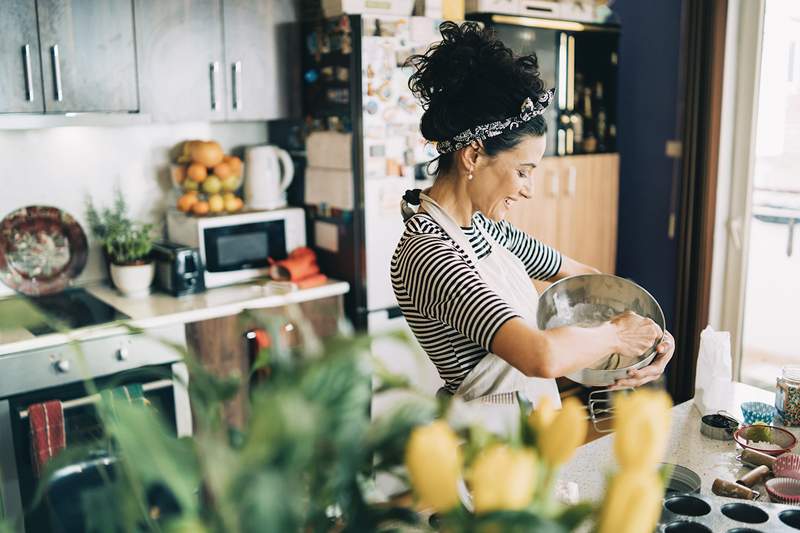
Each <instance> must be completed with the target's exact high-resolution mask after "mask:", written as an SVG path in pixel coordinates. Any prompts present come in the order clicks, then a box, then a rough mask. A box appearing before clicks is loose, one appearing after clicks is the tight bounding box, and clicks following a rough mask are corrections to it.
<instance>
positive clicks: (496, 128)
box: [433, 89, 555, 155]
mask: <svg viewBox="0 0 800 533" xmlns="http://www.w3.org/2000/svg"><path fill="white" fill-rule="evenodd" d="M554 94H555V89H549V90H547V91H544V92H542V93H539V95H538V97H537V98H536V102H534V101H533V100H532V99H531V98H530V97H528V98H526V99H525V100H524V101H523V102H522V106H521V108H520V112H519V115H516V116H513V117H509V118H507V119H504V120H498V121H495V122H490V123H489V124H483V125H480V126H475V127H474V128H470V129H468V130H464V131H462V132H461V133H459V134H458V135H456V136H455V137H453V138H452V139H448V140H446V141H433V145H434V146H435V147H436V151H437V152H439V154H440V155H441V154H447V153H449V152H455V151H457V150H461V149H462V148H465V147H466V146H469V144H470V143H472V142H473V141H483V140H484V139H488V138H490V137H497V136H498V135H500V134H501V133H504V132H506V131H511V130H514V129H517V128H518V127H520V125H522V124H524V123H525V122H528V121H529V120H531V119H532V118H533V117H537V116H539V115H541V114H542V113H544V112H545V110H546V109H547V106H548V105H549V104H550V100H552V99H553V95H554Z"/></svg>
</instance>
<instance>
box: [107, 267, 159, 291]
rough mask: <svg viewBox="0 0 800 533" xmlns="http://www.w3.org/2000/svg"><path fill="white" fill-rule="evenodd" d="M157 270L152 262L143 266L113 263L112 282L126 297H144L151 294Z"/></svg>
mask: <svg viewBox="0 0 800 533" xmlns="http://www.w3.org/2000/svg"><path fill="white" fill-rule="evenodd" d="M154 276H155V268H154V265H153V263H152V262H148V263H143V264H141V265H116V264H114V263H111V281H113V282H114V286H115V287H116V288H117V290H119V292H121V293H122V294H124V295H125V296H134V297H135V296H143V295H146V294H149V293H150V285H151V284H152V283H153V277H154Z"/></svg>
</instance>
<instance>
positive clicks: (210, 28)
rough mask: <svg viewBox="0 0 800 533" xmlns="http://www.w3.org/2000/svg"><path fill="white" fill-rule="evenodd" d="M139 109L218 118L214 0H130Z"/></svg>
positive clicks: (217, 4) (221, 86)
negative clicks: (133, 1) (178, 0)
mask: <svg viewBox="0 0 800 533" xmlns="http://www.w3.org/2000/svg"><path fill="white" fill-rule="evenodd" d="M135 8H136V9H135V10H136V47H137V52H138V61H139V87H140V96H141V100H142V112H143V113H147V114H149V115H151V116H152V117H153V119H154V120H159V121H164V122H181V121H188V120H203V121H208V120H223V119H224V118H225V105H226V104H225V94H226V90H225V79H226V77H225V73H224V72H223V60H224V57H223V48H222V4H221V1H220V0H186V1H181V2H163V1H160V0H136V2H135Z"/></svg>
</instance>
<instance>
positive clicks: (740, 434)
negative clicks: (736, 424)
mask: <svg viewBox="0 0 800 533" xmlns="http://www.w3.org/2000/svg"><path fill="white" fill-rule="evenodd" d="M733 440H735V441H736V443H737V444H738V445H739V446H741V447H742V448H746V449H748V450H755V451H757V452H761V453H765V454H767V455H772V456H773V457H777V456H779V455H783V454H784V453H786V452H790V451H792V449H793V448H794V447H795V445H796V444H797V439H796V438H795V436H794V435H792V434H791V433H790V432H789V431H787V430H785V429H783V428H779V427H775V426H765V425H763V424H755V425H753V426H742V427H740V428H739V429H737V430H736V433H734V434H733Z"/></svg>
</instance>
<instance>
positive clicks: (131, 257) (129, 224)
mask: <svg viewBox="0 0 800 533" xmlns="http://www.w3.org/2000/svg"><path fill="white" fill-rule="evenodd" d="M86 211H87V218H88V220H89V226H90V228H91V231H92V235H94V237H95V238H96V239H97V240H98V241H99V242H100V244H101V246H102V247H103V254H104V256H105V258H106V261H107V262H108V263H109V265H110V266H109V271H110V274H111V280H112V281H113V283H114V286H115V287H116V288H117V289H118V290H119V291H120V292H121V293H123V294H125V295H127V296H140V295H142V294H147V293H148V292H149V290H150V285H151V284H152V283H153V276H154V275H155V269H154V267H153V262H152V260H151V259H150V250H151V249H152V248H153V225H152V224H145V223H141V222H136V221H134V220H131V219H130V217H129V216H128V209H127V205H126V204H125V199H124V198H123V197H122V193H121V192H120V190H119V189H117V190H116V192H115V199H114V205H113V207H110V208H108V207H107V208H103V209H102V210H98V209H96V208H95V207H94V204H93V203H92V201H91V200H88V201H87V208H86Z"/></svg>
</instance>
